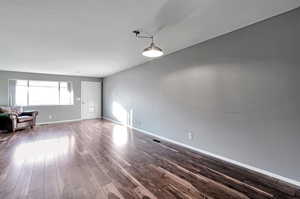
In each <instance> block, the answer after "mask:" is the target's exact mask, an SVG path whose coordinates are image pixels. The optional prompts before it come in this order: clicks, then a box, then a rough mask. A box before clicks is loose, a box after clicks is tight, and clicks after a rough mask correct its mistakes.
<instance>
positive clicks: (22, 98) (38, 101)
mask: <svg viewBox="0 0 300 199" xmlns="http://www.w3.org/2000/svg"><path fill="white" fill-rule="evenodd" d="M9 88H10V104H11V105H15V106H39V105H72V104H73V89H72V83H71V82H58V81H35V80H10V82H9Z"/></svg>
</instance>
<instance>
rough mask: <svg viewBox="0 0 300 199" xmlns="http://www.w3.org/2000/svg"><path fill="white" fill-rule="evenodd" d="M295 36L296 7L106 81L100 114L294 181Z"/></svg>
mask: <svg viewBox="0 0 300 199" xmlns="http://www.w3.org/2000/svg"><path fill="white" fill-rule="evenodd" d="M299 36H300V9H297V10H294V11H292V12H289V13H286V14H284V15H281V16H277V17H274V18H272V19H270V20H267V21H263V22H260V23H257V24H254V25H251V26H249V27H247V28H244V29H241V30H238V31H235V32H232V33H230V34H227V35H224V36H221V37H218V38H215V39H212V40H209V41H207V42H204V43H201V44H198V45H195V46H193V47H190V48H187V49H184V50H181V51H179V52H176V53H173V54H171V55H168V56H164V57H162V58H160V59H156V60H153V61H150V62H148V63H146V64H142V65H139V66H138V67H135V68H132V69H130V70H127V71H123V72H120V73H118V74H115V75H112V76H109V77H107V78H105V79H104V116H105V117H109V118H112V119H116V120H118V119H121V120H122V117H126V114H125V116H122V115H123V114H124V111H126V112H128V115H129V116H130V115H132V118H133V119H132V120H133V125H134V126H135V127H137V128H141V129H144V130H148V131H150V132H154V133H156V134H157V135H160V136H164V137H166V138H170V139H173V140H175V141H179V142H181V143H184V144H188V145H190V146H193V147H196V148H199V149H202V150H206V151H208V152H211V153H214V154H217V155H221V156H223V157H226V158H231V159H233V160H236V161H239V162H242V163H244V164H248V165H251V166H255V167H258V168H260V169H265V170H267V171H270V172H273V173H275V174H279V175H282V176H284V177H288V178H291V179H294V180H297V181H300V172H299V168H300V156H299V153H300V144H299V143H300V114H299V111H300V54H299V53H300V37H299ZM178 39H180V38H178ZM174 42H176V41H174ZM122 109H124V110H122ZM129 122H130V121H129ZM188 131H191V132H193V133H194V139H193V140H189V139H188V135H187V134H188V133H187V132H188Z"/></svg>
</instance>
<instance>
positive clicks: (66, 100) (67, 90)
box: [60, 82, 73, 105]
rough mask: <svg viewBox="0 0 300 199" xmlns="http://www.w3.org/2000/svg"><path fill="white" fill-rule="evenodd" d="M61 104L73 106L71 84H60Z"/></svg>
mask: <svg viewBox="0 0 300 199" xmlns="http://www.w3.org/2000/svg"><path fill="white" fill-rule="evenodd" d="M60 104H61V105H71V104H73V90H72V84H71V83H70V82H60Z"/></svg>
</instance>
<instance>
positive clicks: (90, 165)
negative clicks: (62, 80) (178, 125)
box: [0, 120, 300, 199]
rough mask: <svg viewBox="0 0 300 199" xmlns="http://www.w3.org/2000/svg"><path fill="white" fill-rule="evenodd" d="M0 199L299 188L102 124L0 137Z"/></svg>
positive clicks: (186, 196)
mask: <svg viewBox="0 0 300 199" xmlns="http://www.w3.org/2000/svg"><path fill="white" fill-rule="evenodd" d="M0 198H1V199H13V198H37V199H44V198H45V199H50V198H51V199H57V198H64V199H65V198H66V199H67V198H80V199H86V198H88V199H93V198H99V199H102V198H103V199H106V198H108V199H131V198H134V199H136V198H141V199H171V198H175V199H178V198H183V199H191V198H197V199H211V198H220V199H226V198H233V199H234V198H259V199H262V198H280V199H285V198H300V190H299V187H295V186H293V185H289V184H287V183H284V182H279V181H278V180H276V179H273V178H271V177H267V176H264V175H261V174H258V173H255V172H253V171H249V170H247V169H244V168H239V167H237V166H234V165H231V164H228V163H225V162H223V161H220V160H216V159H214V158H211V157H208V156H206V155H203V154H199V153H196V152H193V151H191V150H188V149H185V148H182V147H179V146H176V145H174V144H170V143H166V142H163V141H162V142H161V143H158V142H154V141H153V137H150V136H146V135H144V134H142V133H138V132H134V131H133V130H130V129H127V128H125V127H122V126H119V125H116V124H113V123H111V122H108V121H101V120H87V121H81V122H74V123H66V124H55V125H44V126H38V127H36V128H35V129H34V130H24V131H18V132H17V133H14V134H1V135H0Z"/></svg>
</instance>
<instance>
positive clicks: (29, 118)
mask: <svg viewBox="0 0 300 199" xmlns="http://www.w3.org/2000/svg"><path fill="white" fill-rule="evenodd" d="M1 112H2V113H1ZM0 114H1V116H0V129H2V130H7V131H9V132H15V131H16V130H19V129H24V128H27V127H31V128H33V127H34V126H35V125H36V117H37V115H38V112H37V111H24V112H18V111H16V110H14V109H13V108H11V107H5V108H4V107H0Z"/></svg>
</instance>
